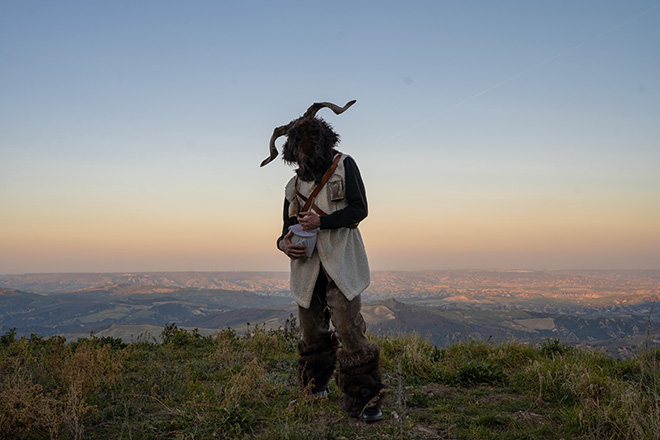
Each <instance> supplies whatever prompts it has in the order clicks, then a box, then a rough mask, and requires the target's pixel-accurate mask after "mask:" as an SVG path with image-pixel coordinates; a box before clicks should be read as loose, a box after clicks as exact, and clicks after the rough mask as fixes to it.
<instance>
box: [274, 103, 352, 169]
mask: <svg viewBox="0 0 660 440" xmlns="http://www.w3.org/2000/svg"><path fill="white" fill-rule="evenodd" d="M353 104H355V100H353V101H349V102H348V103H346V105H345V106H343V107H339V106H337V105H335V104H332V103H330V102H316V103H314V104H312V106H311V107H309V108H308V109H307V111H306V112H305V114H304V115H302V116H301V117H299V118H298V119H294V120H293V121H291V122H289V123H288V124H287V125H282V126H280V127H277V128H276V129H275V130H274V131H273V135H272V136H271V138H270V156H269V157H268V158H267V159H265V160H264V161H263V162H261V166H264V165H267V164H268V163H270V162H271V161H272V160H273V159H275V158H276V157H277V154H278V153H277V148H276V147H275V140H276V139H277V138H279V137H280V136H286V137H287V140H286V142H285V143H284V145H283V146H282V159H283V160H284V162H286V163H288V164H296V165H298V169H297V170H296V173H297V174H298V177H300V178H301V179H302V180H304V181H310V180H320V179H321V177H322V176H323V174H324V173H325V171H326V170H327V169H328V167H329V166H330V164H331V163H332V158H333V156H334V154H335V153H336V150H335V146H336V145H337V143H338V142H339V135H338V134H337V133H335V131H334V130H333V129H332V127H331V126H330V124H328V123H327V122H325V121H324V120H323V119H321V118H317V117H316V113H317V112H318V111H319V110H321V109H322V108H325V107H328V108H330V109H331V110H332V111H333V112H335V114H337V115H339V114H341V113H343V112H344V111H346V110H347V109H348V108H349V107H350V106H352V105H353Z"/></svg>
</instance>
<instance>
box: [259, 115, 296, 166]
mask: <svg viewBox="0 0 660 440" xmlns="http://www.w3.org/2000/svg"><path fill="white" fill-rule="evenodd" d="M288 127H289V125H288V124H287V125H282V126H280V127H277V128H276V129H275V130H273V135H272V136H271V137H270V156H269V157H267V158H266V159H264V160H263V162H261V165H259V166H261V167H262V166H264V165H268V164H269V163H271V162H272V161H273V159H275V158H276V157H277V148H275V139H277V138H278V137H280V136H284V135H285V134H286V130H287V128H288Z"/></svg>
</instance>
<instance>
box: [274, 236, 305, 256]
mask: <svg viewBox="0 0 660 440" xmlns="http://www.w3.org/2000/svg"><path fill="white" fill-rule="evenodd" d="M292 235H293V232H291V231H289V233H288V234H286V236H285V237H284V238H283V239H282V240H280V244H279V247H280V250H281V251H282V252H284V253H285V254H286V255H287V257H289V258H291V259H292V260H297V259H298V258H300V257H304V256H305V255H307V246H305V245H304V244H293V243H291V236H292Z"/></svg>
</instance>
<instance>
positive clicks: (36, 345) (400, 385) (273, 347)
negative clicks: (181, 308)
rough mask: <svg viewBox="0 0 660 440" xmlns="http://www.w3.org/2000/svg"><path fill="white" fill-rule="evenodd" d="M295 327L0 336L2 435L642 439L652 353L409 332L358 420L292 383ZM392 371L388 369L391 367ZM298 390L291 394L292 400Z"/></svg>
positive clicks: (387, 353) (656, 425) (392, 348)
mask: <svg viewBox="0 0 660 440" xmlns="http://www.w3.org/2000/svg"><path fill="white" fill-rule="evenodd" d="M298 338H299V332H298V329H297V327H296V325H295V319H291V320H290V321H289V323H288V324H287V326H286V327H285V328H279V329H276V330H267V329H266V328H264V327H260V326H257V327H256V328H251V329H250V332H249V334H247V335H238V334H236V332H235V331H233V330H223V331H221V332H219V333H216V334H214V335H212V336H203V335H201V334H199V332H197V331H195V330H193V331H187V330H184V329H180V328H178V327H177V326H176V325H174V324H171V325H168V326H166V327H165V328H164V329H163V330H162V332H161V335H160V340H153V339H150V338H143V339H142V340H140V342H134V343H131V344H125V343H123V342H122V341H121V340H119V339H116V338H112V337H101V338H98V337H90V338H83V339H79V340H78V341H74V342H72V343H67V342H66V341H65V340H64V339H63V338H61V337H50V338H42V337H38V336H35V335H33V336H31V337H29V338H26V337H23V338H20V339H17V338H16V337H15V334H14V333H13V332H9V333H7V334H5V335H2V336H0V439H19V440H20V439H42V438H43V439H82V438H85V439H108V438H112V439H190V440H193V439H273V440H275V439H303V438H304V439H336V440H344V439H442V438H451V439H557V440H558V439H561V438H571V439H602V438H607V439H652V438H658V435H659V434H658V433H659V432H660V402H659V401H658V398H657V396H658V395H659V394H660V351H658V350H657V349H655V348H654V349H648V350H646V351H644V352H641V353H639V354H638V356H636V357H635V358H633V359H628V360H625V361H618V360H614V359H611V358H608V357H606V356H604V355H602V354H600V353H597V352H587V351H581V350H578V349H575V348H570V347H567V346H564V345H562V344H561V343H559V342H558V341H554V340H552V341H550V340H549V341H547V342H546V343H544V344H541V345H538V346H532V345H527V344H524V343H520V342H517V341H513V340H512V341H508V342H505V343H489V342H480V341H469V342H466V343H460V344H455V345H452V346H450V347H448V348H445V349H437V348H435V347H433V346H432V345H430V343H429V342H428V341H427V340H426V339H424V338H422V337H420V336H419V335H415V334H400V335H398V336H383V335H375V334H372V335H370V338H371V339H372V340H374V341H375V342H377V343H378V344H379V345H380V347H381V360H382V364H383V377H384V380H385V382H386V385H387V387H388V394H387V399H386V401H385V407H384V415H385V420H384V421H382V422H380V423H376V424H373V425H366V424H363V423H360V422H357V421H355V420H353V419H351V418H349V417H347V415H346V414H345V413H343V412H342V410H341V409H340V399H341V393H340V392H339V390H338V389H337V386H336V384H335V383H334V382H332V383H331V387H330V395H329V398H328V399H321V400H316V401H313V400H310V399H309V398H308V396H307V395H306V394H304V393H301V392H300V391H299V389H298V386H297V383H296V380H295V370H296V356H297V354H296V346H297V341H298ZM399 372H400V373H399ZM294 400H296V403H293V404H291V402H293V401H294Z"/></svg>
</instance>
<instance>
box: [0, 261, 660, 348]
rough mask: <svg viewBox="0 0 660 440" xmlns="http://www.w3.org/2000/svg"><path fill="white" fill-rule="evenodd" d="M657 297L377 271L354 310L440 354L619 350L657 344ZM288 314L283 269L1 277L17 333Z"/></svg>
mask: <svg viewBox="0 0 660 440" xmlns="http://www.w3.org/2000/svg"><path fill="white" fill-rule="evenodd" d="M218 286H227V287H231V288H226V287H218ZM659 295H660V271H525V270H510V271H420V272H398V271H382V272H373V273H372V284H371V286H370V287H369V289H368V290H367V291H366V292H365V293H364V295H363V300H364V302H363V304H364V307H363V313H364V316H365V320H366V321H367V324H368V326H369V329H370V330H371V331H379V332H388V333H391V332H396V331H416V332H418V333H420V334H421V335H423V336H428V337H429V338H430V339H431V340H432V341H433V343H434V344H436V345H437V346H441V347H442V346H446V345H447V344H451V343H454V342H460V341H465V340H468V339H470V338H474V339H481V340H488V339H494V340H505V339H507V338H516V339H521V340H530V341H543V340H545V339H547V338H558V339H560V340H562V341H565V342H569V343H573V344H588V345H590V346H598V347H601V348H602V349H603V350H606V351H608V352H610V353H613V354H615V355H625V354H626V353H629V352H630V351H631V350H634V347H639V345H640V338H642V337H643V338H644V339H645V340H647V341H648V340H649V338H651V340H652V339H653V337H655V334H656V333H657V332H656V329H658V328H660V325H658V322H659V320H658V318H657V317H658V310H659V308H660V306H658V307H656V302H657V301H658V298H659ZM296 312H297V308H296V306H295V304H294V303H293V301H292V300H291V298H290V296H289V293H288V273H284V272H150V273H123V274H119V273H114V274H112V273H106V274H26V275H0V330H3V331H7V330H9V329H11V328H14V327H15V328H16V329H17V332H18V334H19V335H29V334H30V333H36V334H39V335H45V336H47V335H54V334H61V335H64V336H65V337H67V339H75V338H78V337H80V336H87V335H89V332H90V331H94V333H95V334H97V335H104V334H107V335H112V336H113V337H121V338H124V339H128V340H130V339H134V338H135V337H137V336H138V335H140V334H141V333H143V332H145V331H148V332H151V333H152V332H153V331H156V330H157V329H159V328H162V327H163V326H164V325H165V324H168V323H172V322H175V323H176V324H177V325H179V326H181V327H185V328H190V329H192V328H198V329H199V331H200V333H202V334H211V333H213V332H215V331H217V330H218V329H222V328H226V327H231V328H234V329H236V330H237V331H239V332H242V331H244V330H245V329H246V328H247V323H250V324H251V325H256V324H259V325H262V324H264V325H266V327H268V328H274V327H277V326H279V325H283V324H284V322H285V321H286V319H287V318H288V317H289V316H291V314H293V315H294V316H295V315H296V314H297V313H296ZM647 332H648V334H649V338H646V337H645V335H646V333H647Z"/></svg>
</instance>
